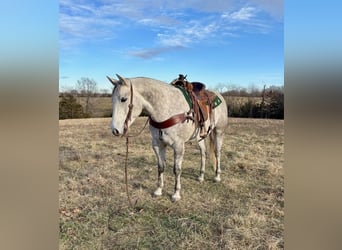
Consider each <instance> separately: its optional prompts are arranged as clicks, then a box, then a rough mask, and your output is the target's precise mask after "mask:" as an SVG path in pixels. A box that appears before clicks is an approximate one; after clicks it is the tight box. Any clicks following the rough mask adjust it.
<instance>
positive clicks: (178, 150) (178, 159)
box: [172, 142, 184, 201]
mask: <svg viewBox="0 0 342 250" xmlns="http://www.w3.org/2000/svg"><path fill="white" fill-rule="evenodd" d="M173 150H174V166H173V173H174V174H175V192H174V194H173V195H172V201H178V200H180V198H181V196H180V190H181V183H180V176H181V172H182V162H183V156H184V142H182V143H175V144H174V145H173Z"/></svg>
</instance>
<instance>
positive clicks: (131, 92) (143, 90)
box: [107, 74, 228, 201]
mask: <svg viewBox="0 0 342 250" xmlns="http://www.w3.org/2000/svg"><path fill="white" fill-rule="evenodd" d="M116 76H117V78H118V80H117V79H114V78H112V77H109V76H107V78H108V80H109V81H110V82H111V83H112V84H113V85H114V89H113V93H112V106H113V107H112V108H113V112H112V120H111V129H112V133H113V135H114V136H124V135H126V133H127V131H128V128H129V127H130V126H131V124H132V123H133V122H134V121H135V120H136V118H137V117H139V116H140V114H141V113H142V111H144V113H146V114H147V115H148V117H149V119H150V126H149V127H150V132H151V135H152V147H153V151H154V153H155V155H156V158H157V161H158V183H157V189H156V190H155V192H154V193H153V194H154V196H161V195H162V189H163V187H164V177H163V173H164V168H165V165H166V158H165V152H166V147H167V146H170V147H172V149H173V152H174V165H173V173H174V175H175V186H174V193H173V195H172V197H171V200H172V201H178V200H180V199H181V195H180V191H181V183H180V176H181V171H182V161H183V156H184V144H185V142H187V141H189V140H196V141H197V143H198V146H199V149H200V154H201V167H200V174H199V177H198V180H199V181H200V182H202V181H204V172H205V160H206V146H205V139H203V138H201V137H200V136H199V133H198V128H197V127H196V123H195V122H194V121H193V119H191V115H190V112H189V104H188V102H187V100H186V99H185V97H184V95H183V93H182V92H181V90H179V89H177V88H176V87H174V86H172V85H171V84H167V83H165V82H162V81H159V80H156V79H153V78H147V77H135V78H124V77H122V76H120V75H118V74H116ZM215 94H216V95H217V96H218V97H219V98H220V99H221V101H222V103H221V104H220V105H219V106H217V107H216V108H215V109H213V111H212V112H213V118H214V119H213V124H210V123H211V121H209V119H208V120H207V121H206V127H207V128H208V127H209V126H211V131H210V134H209V135H208V137H209V138H210V153H211V156H212V158H213V165H214V169H215V177H214V181H215V182H219V181H221V177H220V174H221V165H220V157H221V147H222V143H223V137H224V129H225V128H226V126H227V123H228V113H227V105H226V102H225V100H224V98H223V97H222V96H221V95H220V94H219V93H216V92H215ZM181 118H182V119H181ZM170 120H172V121H173V123H172V124H171V123H170V124H169V127H167V128H158V126H156V125H155V124H161V123H163V121H164V123H167V122H168V121H169V122H170ZM208 137H207V138H208Z"/></svg>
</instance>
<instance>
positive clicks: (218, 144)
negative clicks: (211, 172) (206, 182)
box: [213, 128, 224, 182]
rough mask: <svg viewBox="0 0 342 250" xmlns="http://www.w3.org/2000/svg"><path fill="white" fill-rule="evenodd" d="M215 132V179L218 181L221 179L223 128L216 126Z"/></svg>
mask: <svg viewBox="0 0 342 250" xmlns="http://www.w3.org/2000/svg"><path fill="white" fill-rule="evenodd" d="M213 132H214V133H215V135H214V138H215V158H216V171H215V177H214V180H215V181H216V182H219V181H221V177H220V174H221V148H222V143H223V136H224V133H223V130H220V129H217V128H215V130H214V131H213Z"/></svg>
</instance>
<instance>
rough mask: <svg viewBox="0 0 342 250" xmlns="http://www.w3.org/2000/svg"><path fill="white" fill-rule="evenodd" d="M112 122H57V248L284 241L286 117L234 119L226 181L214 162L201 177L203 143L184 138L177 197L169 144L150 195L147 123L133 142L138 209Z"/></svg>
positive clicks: (153, 171)
mask: <svg viewBox="0 0 342 250" xmlns="http://www.w3.org/2000/svg"><path fill="white" fill-rule="evenodd" d="M144 122H145V118H138V120H137V121H136V122H135V123H134V125H133V126H132V129H131V131H132V132H134V131H138V130H139V129H140V128H142V126H143V124H144ZM109 125H110V118H94V119H75V120H61V121H59V126H60V132H59V134H60V139H59V141H60V145H59V150H60V153H59V162H60V169H59V196H60V208H59V211H60V249H283V248H284V169H283V163H284V155H283V154H284V121H282V120H258V119H233V118H230V119H229V125H228V127H227V129H226V137H225V141H224V145H223V149H222V175H221V178H222V181H221V182H220V183H215V182H213V177H214V172H213V169H212V167H211V165H210V162H208V164H207V168H206V176H205V178H206V179H205V181H204V182H203V183H199V182H198V181H197V180H196V178H197V176H198V174H199V167H200V156H199V150H198V149H197V146H196V144H186V153H185V157H184V161H183V172H182V177H181V183H182V191H181V195H182V199H181V200H180V201H179V202H176V203H173V202H171V200H170V196H171V194H172V193H173V187H174V175H173V172H172V171H173V170H172V159H173V158H172V157H173V156H172V150H171V149H170V148H169V149H168V151H167V162H168V164H167V167H166V169H165V175H164V176H165V187H164V193H163V195H162V196H161V197H159V198H154V197H152V195H151V194H152V193H153V191H154V190H155V188H156V184H157V164H156V159H155V156H154V153H153V150H152V148H151V136H150V134H149V130H148V129H145V131H144V132H143V133H142V134H141V135H140V136H139V137H136V138H132V139H131V142H130V149H129V167H128V173H129V176H128V178H129V180H128V182H129V192H130V195H131V197H132V200H133V201H136V200H137V203H136V206H135V207H134V208H129V206H128V201H127V197H126V193H125V182H124V159H125V139H124V138H117V137H114V136H112V134H111V131H110V126H109Z"/></svg>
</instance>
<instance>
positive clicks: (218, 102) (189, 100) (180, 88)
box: [173, 85, 222, 109]
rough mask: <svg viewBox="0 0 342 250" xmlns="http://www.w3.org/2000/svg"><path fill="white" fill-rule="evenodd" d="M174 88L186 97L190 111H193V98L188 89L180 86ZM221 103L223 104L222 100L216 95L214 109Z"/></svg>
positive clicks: (213, 102)
mask: <svg viewBox="0 0 342 250" xmlns="http://www.w3.org/2000/svg"><path fill="white" fill-rule="evenodd" d="M173 86H175V87H176V88H177V89H179V90H181V91H182V93H183V95H184V97H185V100H186V101H187V102H188V104H189V107H190V109H192V107H193V106H192V102H191V98H190V96H189V94H188V92H187V91H186V89H184V88H183V87H182V86H179V85H173ZM221 103H222V100H221V99H220V98H219V97H218V96H217V95H215V98H214V100H213V101H212V104H213V109H214V108H216V107H217V106H218V105H220V104H221ZM207 105H208V103H207Z"/></svg>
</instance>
